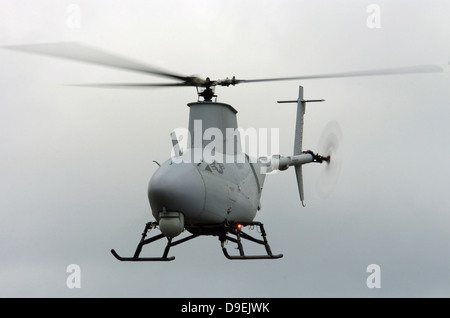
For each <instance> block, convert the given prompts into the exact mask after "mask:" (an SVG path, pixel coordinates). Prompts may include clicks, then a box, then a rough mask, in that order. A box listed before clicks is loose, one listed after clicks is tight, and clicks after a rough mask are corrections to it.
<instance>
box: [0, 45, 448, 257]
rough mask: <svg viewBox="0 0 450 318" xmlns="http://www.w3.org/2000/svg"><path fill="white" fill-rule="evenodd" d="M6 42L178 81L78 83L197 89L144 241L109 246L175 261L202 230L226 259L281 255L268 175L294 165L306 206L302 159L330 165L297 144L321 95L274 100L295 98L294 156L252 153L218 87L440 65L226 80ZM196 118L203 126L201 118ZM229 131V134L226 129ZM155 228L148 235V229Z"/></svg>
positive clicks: (328, 157)
mask: <svg viewBox="0 0 450 318" xmlns="http://www.w3.org/2000/svg"><path fill="white" fill-rule="evenodd" d="M4 48H7V49H13V50H18V51H22V52H28V53H35V54H42V55H46V56H52V57H58V58H65V59H69V60H74V61H79V62H86V63H91V64H97V65H103V66H108V67H113V68H117V69H123V70H128V71H133V72H139V73H144V74H147V75H153V76H159V77H164V78H167V79H171V80H175V81H176V82H172V83H170V82H169V83H107V84H83V85H78V86H90V87H109V88H118V87H125V88H127V87H129V88H134V87H141V88H145V87H181V86H190V87H195V88H196V90H197V94H198V99H197V101H195V102H191V103H188V106H189V122H188V131H189V140H188V142H187V145H188V147H187V149H183V150H182V149H181V148H180V140H179V138H178V137H177V136H176V134H175V133H172V146H173V155H172V156H171V158H168V159H167V160H166V161H165V162H163V163H162V164H158V165H159V167H158V169H157V170H156V172H155V173H154V174H153V176H152V177H151V179H150V182H149V186H148V199H149V203H150V206H151V210H152V215H153V217H154V219H155V220H154V221H151V222H147V223H146V224H145V228H144V231H143V233H142V236H141V240H140V242H139V243H138V245H137V247H136V250H135V252H134V255H133V256H131V257H122V256H120V255H119V254H118V253H117V252H116V251H115V250H114V249H112V250H111V253H112V254H113V255H114V257H115V258H117V259H118V260H119V261H132V262H137V261H172V260H174V259H175V257H174V256H169V251H170V249H171V248H172V247H174V246H177V245H179V244H182V243H184V242H187V241H189V240H192V239H194V238H197V237H199V236H216V237H218V239H219V241H220V244H221V248H222V251H223V254H224V255H225V257H226V258H228V259H231V260H250V259H278V258H281V257H283V255H282V254H274V253H273V252H272V250H271V248H270V246H269V242H268V240H267V234H266V231H265V228H264V225H263V224H262V223H261V222H258V221H255V218H256V216H257V211H259V210H260V209H261V203H260V199H261V194H262V190H263V188H264V181H265V178H266V175H267V174H268V173H269V172H272V171H274V170H279V171H284V170H287V169H288V168H289V167H293V168H294V169H295V173H296V178H297V186H298V191H299V196H300V200H301V202H302V204H303V205H304V197H305V196H304V188H303V176H302V167H303V165H305V164H309V163H319V164H326V165H331V164H332V163H333V153H332V150H330V149H328V150H326V153H322V154H318V153H315V152H313V151H311V150H306V151H305V150H303V149H302V139H303V124H304V114H305V107H306V104H307V103H312V102H323V101H324V100H323V99H315V100H307V99H304V97H303V95H304V94H303V87H302V86H299V92H298V97H297V99H295V100H287V101H279V103H295V104H296V105H297V114H296V128H295V136H294V149H293V155H290V156H281V155H272V156H271V157H267V156H265V157H259V158H253V157H251V156H249V155H248V154H246V153H244V151H243V150H242V149H241V146H240V135H239V130H238V124H237V116H236V114H237V111H236V109H235V108H234V107H233V106H231V105H229V104H226V103H222V102H218V101H217V95H216V94H215V87H216V86H222V87H229V86H230V85H231V86H234V85H237V84H244V83H257V82H272V81H286V80H307V79H320V78H342V77H356V76H375V75H392V74H408V73H431V72H442V71H443V69H442V68H441V67H439V66H436V65H421V66H410V67H402V68H389V69H378V70H367V71H358V72H344V73H330V74H320V75H309V76H295V77H283V78H265V79H250V80H248V79H237V78H236V77H235V76H233V77H232V78H231V79H230V78H225V79H219V80H211V79H210V78H209V77H206V78H201V77H197V76H184V75H179V74H176V73H173V72H167V71H164V70H161V69H159V68H155V67H151V66H148V65H146V64H142V63H139V62H135V61H133V60H131V59H128V58H124V57H121V56H118V55H115V54H111V53H108V52H105V51H103V50H101V49H98V48H94V47H91V46H87V45H85V44H81V43H75V42H65V43H44V44H27V45H15V46H7V47H4ZM199 123H200V125H198V124H199ZM211 131H213V132H215V134H214V137H215V138H214V147H211V139H210V140H205V138H203V136H204V134H205V133H208V132H211ZM230 131H231V132H232V133H228V132H230ZM219 136H220V138H219ZM331 148H332V147H331ZM244 227H250V228H257V229H258V230H259V231H258V232H259V233H260V234H261V238H255V237H253V236H251V235H249V234H248V233H246V232H244V231H243V228H244ZM157 229H159V231H160V233H158V234H156V235H154V236H151V237H147V235H148V233H149V232H150V231H151V230H157ZM183 232H188V233H189V234H188V236H185V237H184V238H178V236H179V235H180V234H182V233H183ZM176 238H177V239H176ZM161 239H166V240H167V244H166V247H165V249H164V251H163V254H162V256H159V257H143V256H141V251H142V248H143V247H144V246H145V245H148V244H150V243H153V242H155V241H158V240H161ZM243 240H246V241H249V242H253V243H256V244H258V245H262V246H263V247H264V248H265V254H262V255H248V254H247V253H246V252H245V250H244V245H243ZM228 241H230V242H233V243H235V244H237V250H238V252H239V254H238V255H231V254H230V253H229V252H228V251H227V248H226V243H227V242H228Z"/></svg>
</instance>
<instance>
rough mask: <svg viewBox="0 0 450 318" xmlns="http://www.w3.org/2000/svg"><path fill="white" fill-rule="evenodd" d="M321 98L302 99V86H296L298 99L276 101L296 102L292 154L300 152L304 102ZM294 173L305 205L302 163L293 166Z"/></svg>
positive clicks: (320, 100)
mask: <svg viewBox="0 0 450 318" xmlns="http://www.w3.org/2000/svg"><path fill="white" fill-rule="evenodd" d="M323 101H324V100H323V99H312V100H304V99H303V86H299V88H298V99H297V100H290V101H278V103H297V117H296V120H295V139H294V156H296V155H300V154H302V144H303V117H304V115H305V109H306V107H305V106H306V103H308V102H323ZM295 175H296V177H297V186H298V193H299V195H300V200H301V201H302V205H303V206H305V193H304V191H303V173H302V165H296V166H295Z"/></svg>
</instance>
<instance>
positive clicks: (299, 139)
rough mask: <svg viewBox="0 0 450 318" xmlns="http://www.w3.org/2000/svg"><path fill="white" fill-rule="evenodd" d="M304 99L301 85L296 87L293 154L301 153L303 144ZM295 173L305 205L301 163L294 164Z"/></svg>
mask: <svg viewBox="0 0 450 318" xmlns="http://www.w3.org/2000/svg"><path fill="white" fill-rule="evenodd" d="M305 104H306V103H305V101H304V100H303V87H302V86H299V88H298V100H297V118H296V120H295V139H294V156H295V155H299V154H301V153H302V144H303V117H304V115H305ZM295 175H296V177H297V186H298V193H299V195H300V201H302V205H303V206H305V193H304V191H303V173H302V165H299V166H295Z"/></svg>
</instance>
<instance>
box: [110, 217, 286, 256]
mask: <svg viewBox="0 0 450 318" xmlns="http://www.w3.org/2000/svg"><path fill="white" fill-rule="evenodd" d="M157 226H158V223H157V222H149V223H147V224H146V225H145V229H144V231H143V232H142V237H141V240H140V242H139V244H138V246H137V247H136V251H135V252H134V255H133V256H132V257H122V256H120V255H119V254H117V252H116V251H115V250H113V249H112V250H111V254H112V255H113V256H114V257H115V258H116V259H118V260H119V261H122V262H167V261H173V260H174V259H175V256H170V257H169V256H168V255H169V250H170V248H171V247H172V246H176V245H178V244H181V243H184V242H186V241H189V240H191V239H194V238H196V237H198V236H200V235H214V236H218V237H219V241H220V242H221V246H222V252H223V254H224V255H225V257H226V258H228V259H230V260H251V259H277V258H281V257H283V254H275V255H274V254H272V251H271V249H270V246H269V243H268V241H267V238H266V232H265V230H264V226H263V224H262V223H260V222H250V223H245V224H243V226H257V227H258V228H259V230H260V233H261V236H262V240H260V239H256V238H254V237H252V236H250V235H249V234H247V233H244V232H242V230H241V225H239V224H235V223H229V222H225V223H224V224H222V225H201V226H195V227H192V228H189V229H188V230H189V231H190V232H191V233H193V234H191V235H190V236H188V237H185V238H183V239H179V240H177V241H174V242H173V241H172V238H169V237H166V236H164V235H163V234H157V235H155V236H153V237H150V238H146V237H147V233H148V232H149V231H150V230H151V229H154V228H156V227H157ZM228 234H232V235H234V236H235V237H231V236H230V235H228ZM164 237H165V238H166V239H167V245H166V247H165V249H164V252H163V255H162V256H161V257H140V254H141V251H142V247H143V246H144V245H147V244H150V243H153V242H155V241H157V240H160V239H162V238H164ZM241 239H246V240H249V241H252V242H254V243H257V244H260V245H263V246H264V247H265V249H266V253H267V254H266V255H246V254H245V252H244V248H243V245H242V242H241ZM227 241H231V242H233V243H236V244H237V246H238V247H237V249H238V250H239V255H230V254H229V253H228V251H227V249H226V248H225V242H227Z"/></svg>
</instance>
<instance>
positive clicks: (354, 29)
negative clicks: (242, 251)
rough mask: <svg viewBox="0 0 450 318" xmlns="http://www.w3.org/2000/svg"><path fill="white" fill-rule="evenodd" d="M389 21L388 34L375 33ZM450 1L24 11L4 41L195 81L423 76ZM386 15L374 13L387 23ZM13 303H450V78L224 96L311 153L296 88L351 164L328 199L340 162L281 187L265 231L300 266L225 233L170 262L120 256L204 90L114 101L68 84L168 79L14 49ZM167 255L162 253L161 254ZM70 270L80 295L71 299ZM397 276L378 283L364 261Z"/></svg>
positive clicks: (8, 189) (74, 5) (150, 4)
mask: <svg viewBox="0 0 450 318" xmlns="http://www.w3.org/2000/svg"><path fill="white" fill-rule="evenodd" d="M371 4H375V5H376V7H377V8H379V13H380V15H379V20H378V21H377V22H379V25H378V26H379V28H377V27H370V26H373V25H371V24H370V23H369V25H368V18H369V20H370V16H371V14H373V11H370V10H369V12H368V11H367V9H368V7H369V5H371ZM449 12H450V4H449V2H448V1H446V0H442V1H437V0H435V1H426V2H425V1H381V0H380V1H372V0H371V1H365V0H360V1H261V0H258V1H138V0H132V1H123V2H120V3H118V2H111V1H95V2H93V1H75V0H74V1H43V0H39V1H6V0H0V45H15V44H24V43H37V42H58V41H82V42H84V43H87V44H91V45H95V46H97V47H101V48H103V49H105V50H108V51H111V52H116V53H118V54H121V55H124V56H129V57H131V58H134V59H136V60H139V61H142V62H146V63H149V64H150V65H155V66H158V67H162V68H165V69H169V70H173V71H175V72H177V73H181V74H186V75H193V74H198V75H201V76H210V77H211V78H225V77H230V78H231V77H232V76H236V77H237V78H244V79H245V78H249V79H251V78H266V77H279V76H297V75H308V74H315V73H329V72H340V71H357V70H364V69H374V68H384V67H400V66H409V65H420V64H442V65H448V62H449V60H450V20H449V19H448V13H449ZM370 21H372V22H373V20H370ZM0 57H1V59H0V64H1V72H0V84H1V94H0V105H1V107H0V114H1V115H0V122H1V124H0V129H1V134H0V145H1V152H2V155H1V159H0V160H1V161H0V164H1V165H0V174H1V178H0V180H1V181H0V187H1V188H0V189H1V196H0V206H1V212H0V216H1V222H0V296H2V297H17V296H24V297H55V296H56V297H112V296H115V297H131V296H133V297H309V296H320V297H335V296H338V297H347V296H360V297H421V296H425V297H427V296H437V297H449V296H450V273H449V271H448V269H449V268H450V253H449V251H450V243H449V242H450V233H449V231H448V228H449V224H450V196H449V195H448V180H449V176H450V168H449V165H448V159H449V158H450V149H449V141H448V138H449V136H450V125H448V120H449V118H450V110H449V100H450V90H449V83H450V75H449V74H448V73H439V74H422V75H398V76H390V77H386V76H384V77H372V78H347V79H327V80H310V81H303V82H299V81H291V82H276V83H260V84H248V85H242V86H237V87H229V88H221V87H219V88H217V90H216V93H218V95H219V101H222V102H227V103H229V104H231V105H233V107H235V108H236V109H237V110H238V112H239V113H238V124H239V125H240V126H241V127H243V128H249V127H255V128H279V129H280V138H281V140H280V151H281V153H282V154H284V155H290V154H291V153H292V149H293V138H294V136H293V134H294V120H295V106H294V105H289V104H282V105H279V104H277V103H276V101H277V100H281V99H295V98H296V97H297V93H298V85H303V86H304V89H305V97H306V98H309V99H319V98H324V99H326V102H325V103H320V104H311V105H308V109H307V113H306V116H305V134H304V148H305V149H309V148H311V149H317V143H318V141H319V137H320V134H321V132H322V130H323V129H324V127H325V126H326V124H327V123H328V122H329V121H332V120H335V121H337V122H338V123H339V125H340V127H341V130H342V132H343V136H344V138H343V144H342V147H341V149H340V150H341V160H342V169H341V173H340V176H339V180H338V182H337V185H336V188H335V190H334V191H333V193H332V194H331V195H330V196H329V197H328V198H326V199H323V198H321V197H320V196H319V195H318V194H317V191H316V186H315V185H316V182H317V181H316V180H317V179H318V178H319V176H320V174H321V169H322V168H323V167H320V166H316V165H311V166H305V167H304V184H305V195H306V201H307V207H306V208H302V207H301V205H300V201H299V198H298V190H297V188H296V181H295V174H294V171H293V170H292V169H289V170H288V171H285V172H280V173H277V174H275V175H269V176H268V177H267V179H266V183H265V188H264V191H263V196H262V207H263V208H262V210H261V211H260V212H258V215H257V218H256V219H257V220H259V221H261V222H263V223H264V224H265V228H266V231H267V233H268V238H269V241H270V243H271V247H272V250H273V251H274V252H276V253H283V254H284V258H282V259H279V260H270V261H248V262H233V261H228V260H227V259H225V258H224V256H223V255H222V252H221V250H220V244H219V241H218V240H217V238H215V237H201V238H198V239H196V240H193V241H190V242H188V243H186V244H183V245H181V246H176V247H174V248H173V249H172V250H171V255H174V256H176V260H175V261H173V262H168V263H121V262H118V261H117V260H116V259H114V258H113V257H112V255H111V254H110V252H109V250H110V249H111V248H115V249H116V250H117V251H118V252H119V253H120V254H121V255H132V253H133V252H134V249H135V247H136V244H137V242H138V240H139V238H140V234H141V232H142V229H143V226H144V224H145V223H146V222H148V221H150V220H152V216H151V213H150V207H149V204H148V201H147V194H146V191H147V184H148V180H149V179H150V177H151V175H152V174H153V173H154V171H155V170H156V168H157V166H156V165H155V164H154V163H153V162H152V161H153V160H157V161H159V162H162V161H164V160H165V159H167V158H168V157H169V155H170V147H171V142H170V137H169V134H170V132H171V131H172V130H173V129H174V128H177V127H186V126H187V122H188V114H189V113H188V111H189V108H188V107H187V106H186V104H187V103H188V102H192V101H195V100H196V98H197V96H196V94H195V90H194V89H192V88H177V89H172V88H169V89H151V90H110V89H96V88H80V87H70V86H64V84H68V83H85V82H114V81H116V82H126V81H155V82H160V81H161V80H160V79H158V78H152V77H146V76H143V75H136V74H133V73H127V72H124V71H118V70H112V69H107V68H103V67H100V66H92V65H86V64H81V63H76V62H68V61H63V60H57V59H51V58H46V57H41V56H32V55H27V54H23V53H18V52H14V51H9V50H1V51H0ZM162 247H163V246H162V245H158V244H155V245H154V246H148V247H147V248H146V249H145V253H147V255H159V254H160V253H161V252H162ZM69 264H78V265H79V266H80V269H81V288H79V289H77V288H75V289H69V288H68V287H67V286H66V279H67V277H68V276H69V273H67V272H66V268H67V266H68V265H69ZM370 264H378V265H379V266H380V268H381V288H379V289H369V288H368V287H367V285H366V279H367V277H368V276H369V273H367V272H366V268H367V266H368V265H370Z"/></svg>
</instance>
